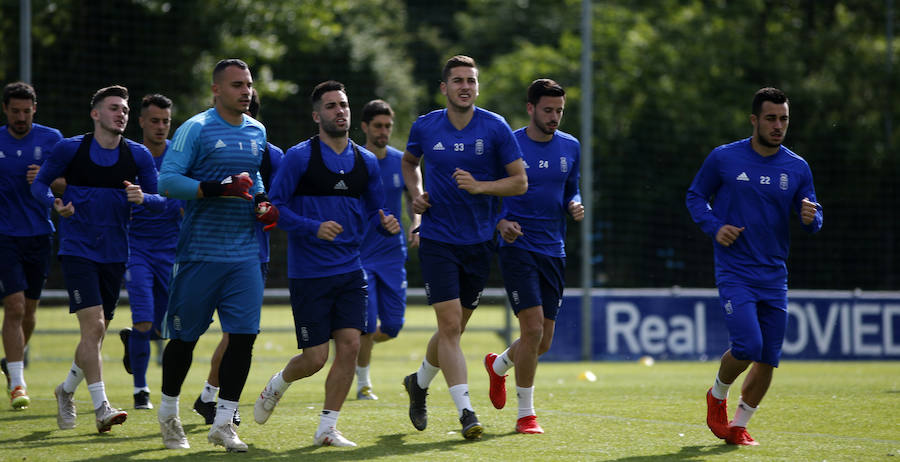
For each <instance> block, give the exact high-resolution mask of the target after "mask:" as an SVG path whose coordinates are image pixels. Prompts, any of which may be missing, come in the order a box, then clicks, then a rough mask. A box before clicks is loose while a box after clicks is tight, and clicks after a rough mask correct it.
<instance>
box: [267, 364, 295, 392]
mask: <svg viewBox="0 0 900 462" xmlns="http://www.w3.org/2000/svg"><path fill="white" fill-rule="evenodd" d="M283 373H284V369H282V370H280V371H278V372H277V373H275V375H274V376H273V377H272V378H271V379H270V380H269V384H270V385H272V388H273V389H275V391H277V392H278V393H280V394H282V395H283V394H284V392H286V391H287V389H288V388H289V387H290V386H291V382H285V381H284V377H283V376H282V374H283Z"/></svg>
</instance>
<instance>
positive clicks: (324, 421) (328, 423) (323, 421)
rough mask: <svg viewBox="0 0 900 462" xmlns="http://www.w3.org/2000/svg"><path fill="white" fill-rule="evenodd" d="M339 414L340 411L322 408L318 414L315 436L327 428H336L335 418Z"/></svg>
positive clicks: (336, 418)
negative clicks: (317, 426)
mask: <svg viewBox="0 0 900 462" xmlns="http://www.w3.org/2000/svg"><path fill="white" fill-rule="evenodd" d="M340 415H341V412H340V411H330V410H328V409H322V414H320V415H319V428H317V429H316V436H319V435H321V434H322V433H325V432H326V431H328V429H329V428H337V420H338V416H340Z"/></svg>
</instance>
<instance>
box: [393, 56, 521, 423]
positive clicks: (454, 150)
mask: <svg viewBox="0 0 900 462" xmlns="http://www.w3.org/2000/svg"><path fill="white" fill-rule="evenodd" d="M441 77H442V81H441V93H443V95H444V96H445V97H446V98H447V108H446V109H443V110H437V111H433V112H430V113H428V114H426V115H424V116H421V117H419V119H418V120H416V122H415V123H414V124H413V126H412V128H411V129H410V131H409V142H408V143H407V145H406V153H404V154H403V165H402V169H403V177H404V180H405V182H406V188H407V190H408V191H409V193H410V195H411V196H412V198H413V200H412V204H413V211H414V212H415V213H419V214H422V225H421V227H420V232H419V235H420V244H419V260H420V261H421V266H422V278H423V279H424V280H425V291H426V293H427V296H428V303H429V304H430V305H432V306H433V307H434V312H435V317H436V318H437V325H438V329H437V332H436V333H435V334H434V335H433V336H432V337H431V340H429V342H428V347H427V350H426V354H425V360H424V361H422V366H421V367H420V368H419V370H418V371H417V372H414V373H412V374H410V375H408V376H406V377H405V378H404V379H403V384H404V387H405V388H406V391H407V393H408V394H409V400H410V407H409V417H410V420H411V421H412V424H413V426H414V427H415V428H416V429H417V430H424V429H425V427H426V426H427V424H428V416H427V412H426V403H425V400H426V395H427V389H428V386H429V384H430V383H431V381H432V380H433V379H434V377H435V376H436V375H437V373H438V371H443V373H444V379H446V381H447V386H448V387H449V388H450V390H449V391H450V396H452V397H453V402H454V404H456V408H457V411H458V414H459V420H460V423H461V424H462V434H463V436H464V437H465V438H467V439H476V438H480V437H481V434H482V432H483V428H482V426H481V423H480V422H479V421H478V417H477V416H476V415H475V411H474V409H473V407H472V403H471V401H470V400H469V385H468V380H467V378H466V376H467V374H466V362H465V357H464V356H463V353H462V349H461V348H460V343H459V342H460V336H461V335H462V332H463V330H464V329H465V327H466V323H467V322H468V320H469V318H470V317H471V316H472V313H473V312H474V311H475V308H476V307H477V306H478V300H479V298H480V297H481V291H482V290H483V289H484V284H485V281H486V280H487V277H488V272H489V271H490V264H491V258H492V256H493V253H494V252H493V247H494V244H493V242H492V241H491V239H492V237H493V234H494V226H495V224H496V222H497V209H498V205H499V201H500V199H499V197H500V196H516V195H520V194H524V193H525V191H526V190H527V189H528V178H527V176H526V174H525V166H524V164H523V162H522V154H521V152H520V151H519V145H518V144H517V143H516V139H515V137H514V136H513V133H512V130H511V129H510V128H509V125H508V124H507V123H506V120H504V119H503V117H501V116H499V115H497V114H494V113H493V112H489V111H486V110H484V109H481V108H479V107H476V106H475V99H476V98H478V69H477V68H476V66H475V60H473V59H472V58H470V57H468V56H454V57H452V58H450V59H449V60H448V61H447V63H446V64H445V65H444V71H443V73H442V76H441ZM423 158H424V159H425V178H426V179H427V181H428V186H427V188H425V189H424V190H423V188H422V172H421V171H420V170H419V163H420V162H421V160H422V159H423Z"/></svg>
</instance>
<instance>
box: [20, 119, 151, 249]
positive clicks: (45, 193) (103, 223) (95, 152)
mask: <svg viewBox="0 0 900 462" xmlns="http://www.w3.org/2000/svg"><path fill="white" fill-rule="evenodd" d="M83 138H84V135H78V136H74V137H72V138H65V139H63V140H62V141H60V142H59V143H56V146H54V147H53V150H52V151H51V152H50V156H49V157H48V158H47V160H46V161H45V162H44V165H43V166H42V167H41V171H40V173H38V176H37V178H35V179H34V183H32V184H31V194H32V195H33V196H34V198H35V199H37V200H39V201H41V202H42V203H43V205H44V206H45V207H48V208H49V207H50V206H52V205H53V194H52V193H51V192H50V183H52V182H53V180H55V179H56V178H58V177H61V176H65V174H66V171H67V169H68V167H69V164H70V163H71V162H72V160H73V159H74V157H75V154H76V153H77V152H78V147H79V146H80V145H81V141H82V139H83ZM125 142H126V143H127V144H128V149H129V150H130V151H131V155H132V157H133V158H134V162H135V164H136V165H137V169H138V177H137V178H136V179H134V180H133V181H132V182H133V183H134V182H137V183H140V185H141V190H142V191H143V192H144V204H143V205H144V207H145V208H147V209H150V210H153V211H154V212H155V213H158V212H160V211H162V210H163V208H164V206H165V201H164V199H163V198H162V197H160V196H159V195H157V194H156V178H157V172H156V166H155V165H154V163H153V155H151V154H150V151H148V150H147V148H146V147H144V145H142V144H140V143H135V142H134V141H131V140H129V139H127V138H126V139H125ZM90 159H91V161H92V162H93V163H95V164H97V165H99V166H112V165H115V164H116V163H117V162H118V161H119V147H118V146H116V147H115V148H113V149H106V148H104V147H102V146H100V144H99V143H97V140H96V139H93V140H91V145H90ZM62 201H63V203H64V204H68V203H69V202H71V203H72V205H73V206H74V207H75V214H74V215H72V216H71V217H68V218H60V219H59V234H60V238H59V255H72V256H76V257H82V258H86V259H88V260H91V261H95V262H97V263H124V262H126V261H128V226H129V224H130V221H131V220H130V215H131V206H132V204H131V203H130V202H128V200H127V196H126V195H125V190H124V189H118V188H105V187H94V186H79V185H73V184H69V185H67V186H66V191H65V193H63V196H62Z"/></svg>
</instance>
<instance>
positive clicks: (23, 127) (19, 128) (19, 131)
mask: <svg viewBox="0 0 900 462" xmlns="http://www.w3.org/2000/svg"><path fill="white" fill-rule="evenodd" d="M9 128H11V129H12V131H13V133H15V134H16V135H17V136H25V135H27V134H28V132H29V131H30V130H31V125H30V124H28V123H25V122H21V123H20V122H16V123H14V124H9Z"/></svg>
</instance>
